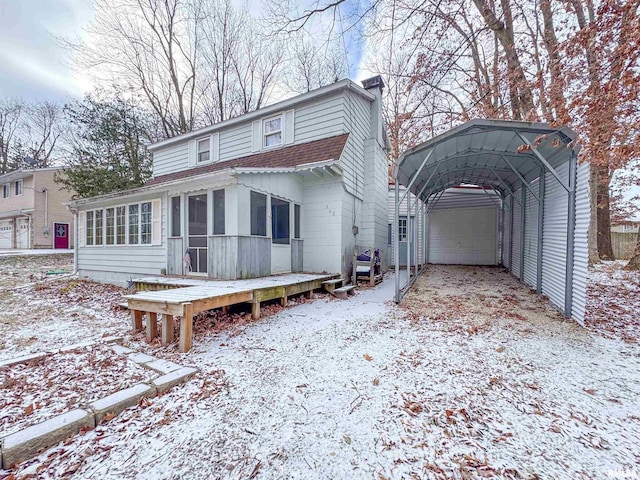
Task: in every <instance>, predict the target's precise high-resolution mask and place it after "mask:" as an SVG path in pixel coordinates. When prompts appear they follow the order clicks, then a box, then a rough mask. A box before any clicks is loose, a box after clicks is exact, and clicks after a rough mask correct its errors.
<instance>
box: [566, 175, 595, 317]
mask: <svg viewBox="0 0 640 480" xmlns="http://www.w3.org/2000/svg"><path fill="white" fill-rule="evenodd" d="M590 208H591V206H590V203H589V164H588V163H583V164H581V165H579V166H578V173H577V181H576V228H575V236H574V243H573V244H574V247H573V248H574V251H573V298H572V312H571V316H572V317H573V318H574V319H575V320H577V321H578V322H579V323H580V324H584V310H585V304H586V297H587V266H588V263H589V252H588V235H589V220H590V211H591V209H590Z"/></svg>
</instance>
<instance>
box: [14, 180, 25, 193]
mask: <svg viewBox="0 0 640 480" xmlns="http://www.w3.org/2000/svg"><path fill="white" fill-rule="evenodd" d="M22 192H24V180H22V179H20V180H17V181H16V195H22Z"/></svg>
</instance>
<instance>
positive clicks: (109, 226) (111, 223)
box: [104, 207, 116, 245]
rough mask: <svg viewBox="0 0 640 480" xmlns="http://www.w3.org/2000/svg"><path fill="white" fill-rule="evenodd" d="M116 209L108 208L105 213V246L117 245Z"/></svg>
mask: <svg viewBox="0 0 640 480" xmlns="http://www.w3.org/2000/svg"><path fill="white" fill-rule="evenodd" d="M115 226H116V225H115V209H114V208H113V207H111V208H107V210H106V212H105V236H106V238H105V242H104V243H105V245H113V244H114V243H115Z"/></svg>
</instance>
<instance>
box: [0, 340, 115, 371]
mask: <svg viewBox="0 0 640 480" xmlns="http://www.w3.org/2000/svg"><path fill="white" fill-rule="evenodd" d="M121 341H122V337H103V338H102V339H101V340H99V341H95V342H82V343H76V344H74V345H67V346H66V347H61V348H54V349H51V350H45V351H44V352H36V353H30V354H28V355H23V356H21V357H15V358H10V359H8V360H0V368H2V367H11V366H12V365H17V364H19V363H29V362H31V361H33V360H41V359H43V358H44V357H46V356H47V355H54V354H56V353H60V352H62V353H66V352H71V351H73V350H77V349H78V348H85V347H93V346H94V345H101V344H103V343H106V344H110V343H118V342H121Z"/></svg>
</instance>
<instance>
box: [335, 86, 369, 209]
mask: <svg viewBox="0 0 640 480" xmlns="http://www.w3.org/2000/svg"><path fill="white" fill-rule="evenodd" d="M344 109H345V112H344V128H345V131H349V132H350V135H349V139H348V140H347V144H346V145H345V151H344V153H343V154H342V166H343V169H344V173H343V177H344V183H345V187H346V189H347V191H348V192H350V193H352V194H353V195H355V196H357V197H358V198H364V177H365V142H366V140H367V139H369V138H371V103H370V102H369V101H368V100H365V99H364V98H362V97H361V96H359V95H354V94H352V93H349V92H345V93H344ZM370 162H371V161H370ZM370 166H371V167H372V166H373V165H372V164H370Z"/></svg>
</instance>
